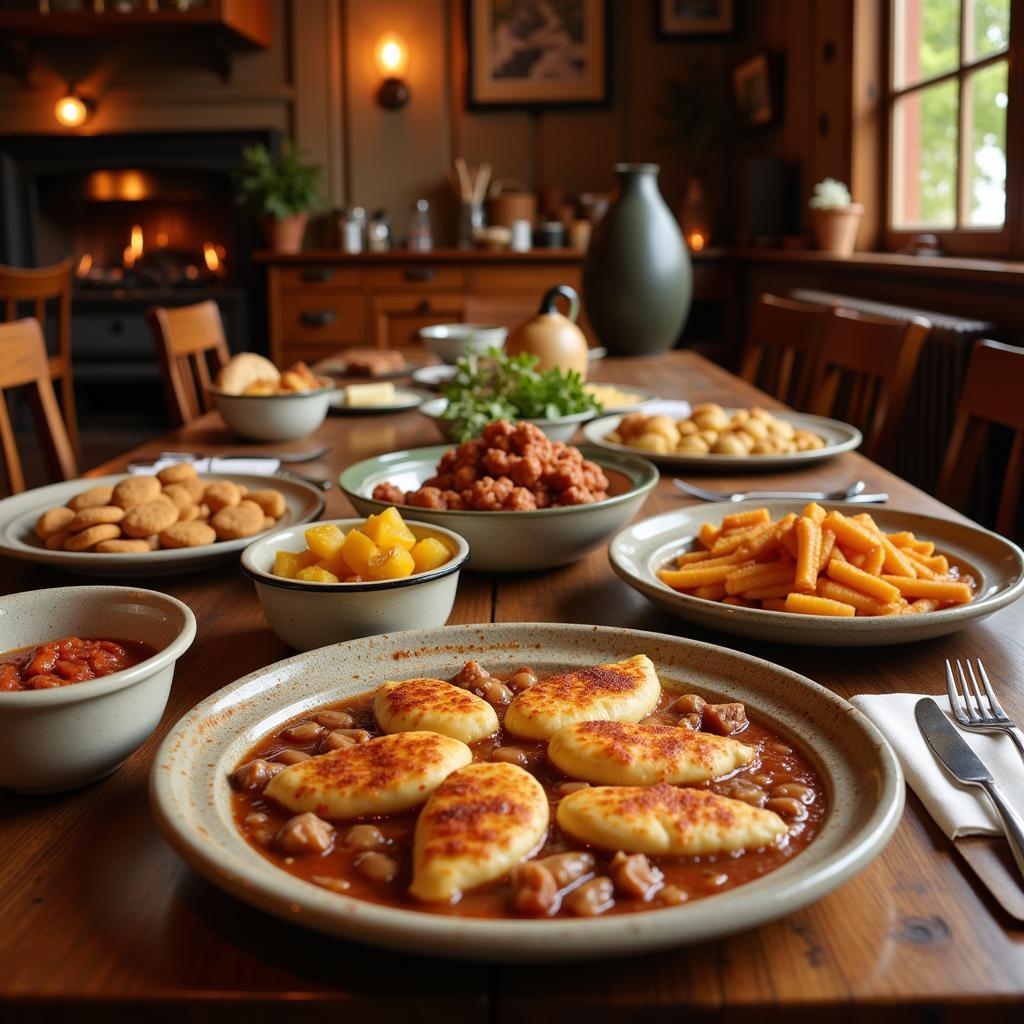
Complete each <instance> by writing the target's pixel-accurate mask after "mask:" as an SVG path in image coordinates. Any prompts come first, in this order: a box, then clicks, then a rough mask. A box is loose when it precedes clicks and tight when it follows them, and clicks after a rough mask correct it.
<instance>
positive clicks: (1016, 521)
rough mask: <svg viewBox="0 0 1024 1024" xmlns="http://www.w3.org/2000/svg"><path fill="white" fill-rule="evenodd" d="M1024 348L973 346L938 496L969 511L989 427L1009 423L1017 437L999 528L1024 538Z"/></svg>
mask: <svg viewBox="0 0 1024 1024" xmlns="http://www.w3.org/2000/svg"><path fill="white" fill-rule="evenodd" d="M1022 396H1024V348H1017V347H1016V346H1013V345H1003V344H1001V343H1000V342H998V341H979V342H977V343H976V344H975V346H974V348H973V349H972V350H971V359H970V362H969V363H968V365H967V376H966V377H965V379H964V387H963V391H962V392H961V394H960V402H959V405H958V406H957V412H956V420H955V422H954V424H953V433H952V435H951V436H950V439H949V447H948V448H947V449H946V458H945V460H944V462H943V464H942V472H941V473H940V475H939V486H938V497H939V499H940V500H942V501H944V502H946V503H947V504H949V505H953V506H954V507H955V508H959V509H962V510H966V507H967V503H968V500H969V497H970V494H971V491H972V484H973V482H974V479H975V474H976V470H977V468H978V465H979V463H981V461H982V454H983V452H984V449H985V443H986V440H987V439H988V436H989V427H990V426H991V425H993V424H995V425H998V426H1002V427H1008V428H1009V430H1010V432H1011V436H1012V440H1011V442H1010V456H1009V460H1008V462H1007V464H1006V469H1005V473H1004V475H1003V479H1002V491H1001V493H1000V496H999V506H998V510H997V512H996V519H995V528H996V529H997V530H998V531H999V532H1000V533H1002V534H1004V535H1005V536H1007V537H1024V525H1022V523H1021V519H1022V516H1021V514H1020V510H1021V504H1022V501H1024V494H1022V489H1024V401H1022Z"/></svg>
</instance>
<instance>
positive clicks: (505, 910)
mask: <svg viewBox="0 0 1024 1024" xmlns="http://www.w3.org/2000/svg"><path fill="white" fill-rule="evenodd" d="M453 668H454V666H453ZM450 681H452V682H455V683H457V684H461V685H462V686H465V687H466V688H473V689H476V688H480V689H481V691H482V684H483V683H484V682H487V681H493V682H495V683H503V684H507V686H509V687H511V688H513V689H517V690H518V689H521V688H522V687H523V685H524V684H526V685H532V684H533V683H535V682H536V681H537V673H535V672H533V671H532V670H531V669H530V668H528V667H525V666H524V667H522V668H519V669H518V670H516V671H514V672H510V673H508V674H507V675H502V674H491V673H490V672H488V670H487V668H486V666H481V665H479V664H477V663H475V662H474V663H469V664H467V665H465V666H463V667H462V668H461V669H460V670H459V671H458V672H454V671H453V673H452V676H451V679H450ZM492 703H493V706H494V708H495V711H496V713H497V715H498V719H499V721H502V720H503V718H504V713H505V705H504V704H502V703H501V702H500V701H499V700H494V701H492ZM372 704H373V692H372V691H371V692H368V693H365V694H361V695H359V696H357V697H352V698H349V699H348V700H346V701H342V702H339V703H337V704H334V705H331V706H330V707H324V708H320V709H319V710H318V711H311V712H307V713H306V714H305V715H304V716H303V717H302V718H301V719H296V720H294V721H291V722H287V723H284V724H283V725H282V726H281V727H280V728H279V729H278V730H277V732H276V733H274V734H273V735H272V736H269V737H267V738H266V739H265V740H263V741H262V742H261V743H260V744H258V745H257V746H256V747H255V748H254V749H253V750H251V751H250V752H249V753H248V755H247V756H246V757H245V758H244V759H243V761H242V762H241V763H240V765H239V769H238V770H236V772H235V776H234V778H235V788H236V792H235V794H234V809H235V819H236V822H237V824H238V827H239V829H240V830H241V831H242V833H243V834H244V835H246V837H247V838H248V839H249V841H250V842H251V843H252V844H253V845H254V846H256V847H257V848H258V849H259V850H260V852H261V853H262V854H263V855H264V856H265V857H267V858H268V859H269V860H270V861H272V862H273V863H274V864H276V865H277V866H278V867H280V868H282V869H283V870H285V871H288V872H289V873H290V874H292V875H295V876H297V877H299V878H303V879H305V880H307V881H311V882H314V883H315V884H317V885H320V886H322V887H324V888H327V889H330V890H332V891H335V892H345V893H346V894H347V895H351V896H355V897H358V898H360V899H365V900H369V901H371V902H375V903H381V904H385V905H389V906H397V907H402V908H405V909H416V910H420V911H424V912H428V913H437V914H444V915H450V916H461V917H477V918H479V917H548V916H559V917H573V916H596V915H599V914H600V915H607V914H621V913H630V912H635V911H642V910H654V909H659V908H663V907H666V906H673V905H677V904H680V903H684V902H688V901H692V900H694V899H699V898H701V897H703V896H708V895H711V894H713V893H716V892H722V891H724V890H727V889H730V888H733V887H735V886H737V885H742V884H743V883H744V882H748V881H752V880H753V879H755V878H758V877H760V876H761V875H763V874H765V873H767V872H769V871H772V870H774V869H775V868H777V867H779V866H781V865H782V864H784V863H786V862H787V861H788V860H790V859H791V858H792V857H794V856H795V855H796V854H798V853H799V852H800V851H801V850H803V849H804V848H805V847H806V846H807V844H808V843H809V842H810V841H811V839H812V838H813V837H814V835H815V834H816V832H817V830H818V828H819V827H820V824H821V821H822V818H823V817H824V813H825V801H824V791H823V787H822V784H821V780H820V779H819V778H818V776H817V775H816V774H815V772H814V770H813V768H812V767H811V765H810V763H809V761H808V759H807V758H806V757H805V756H804V755H803V754H801V753H800V752H799V751H798V750H796V749H794V747H793V745H792V744H791V742H790V741H788V740H787V739H786V738H784V737H782V736H780V735H779V734H778V733H776V732H774V731H773V730H771V729H770V728H768V727H767V726H766V725H764V724H762V723H760V722H759V721H758V720H757V719H756V717H755V718H753V719H747V721H746V724H745V726H743V727H742V730H741V733H739V734H738V735H740V736H741V738H742V741H743V742H744V743H745V744H747V745H749V746H752V747H754V748H755V749H756V750H757V751H758V756H757V757H756V758H755V759H754V760H753V761H752V762H751V763H750V764H749V765H746V766H744V768H742V769H741V770H739V771H736V772H733V773H732V774H730V775H729V776H727V777H724V778H720V779H716V780H714V781H712V782H707V783H698V784H696V787H695V788H706V789H711V790H713V791H715V792H717V793H720V794H722V795H723V796H728V797H731V798H733V799H737V800H744V801H746V802H748V803H750V804H752V805H754V806H758V807H767V809H769V810H775V811H776V812H777V813H779V814H780V816H781V817H783V820H785V821H786V823H787V825H789V833H788V835H787V836H786V838H785V839H784V841H783V842H781V843H780V844H778V845H775V846H770V847H766V848H763V849H760V850H748V851H740V852H738V853H735V854H720V855H716V856H705V857H685V858H668V857H644V856H643V855H636V854H634V855H632V856H626V855H624V854H621V853H618V852H617V851H613V850H599V849H587V848H585V847H584V846H583V844H581V843H580V842H579V841H577V840H573V839H571V838H569V837H567V836H566V835H564V834H563V833H562V832H561V831H560V830H559V828H558V826H557V824H556V823H555V813H554V809H555V805H556V804H557V803H558V801H559V800H560V799H561V798H562V797H563V796H566V795H568V793H569V792H571V791H572V790H573V789H578V788H580V787H581V786H585V785H586V783H581V782H577V781H574V780H571V779H567V778H566V777H565V776H564V775H562V774H561V773H560V772H558V770H557V769H555V768H554V767H553V766H552V765H551V764H550V763H549V762H548V760H547V757H546V756H545V746H546V745H545V744H544V743H536V742H532V741H529V740H523V739H521V738H519V737H515V736H511V735H509V736H507V737H506V736H505V735H504V732H503V730H499V732H498V733H497V734H496V735H495V736H491V737H488V738H486V739H484V740H481V741H480V742H478V743H475V744H473V745H472V750H473V754H474V758H475V759H476V760H478V761H487V760H513V761H514V763H517V764H520V765H521V766H522V767H524V768H525V769H526V770H527V771H529V772H531V773H532V774H533V775H534V777H535V778H536V779H537V780H538V781H539V782H540V783H541V785H542V786H543V787H544V789H545V791H546V792H547V794H548V797H549V799H550V801H551V806H552V813H551V827H550V830H549V833H548V836H547V839H546V841H545V843H544V845H543V847H542V848H541V849H540V850H538V851H537V853H536V855H535V858H534V859H533V860H531V861H528V862H527V864H526V865H521V866H520V868H519V869H516V870H514V871H513V872H511V873H510V875H509V876H508V877H507V878H505V879H502V880H500V881H497V882H494V883H491V884H489V885H486V886H482V887H481V888H479V889H476V890H473V891H471V892H468V893H465V894H464V895H463V897H462V899H461V900H460V901H459V902H458V903H455V904H452V905H433V904H424V903H419V902H417V901H415V900H414V899H413V898H412V897H410V896H409V895H408V887H409V884H410V882H411V879H412V842H413V832H414V829H415V826H416V819H417V816H418V813H419V809H418V808H417V809H416V810H413V811H408V812H405V813H402V814H396V815H390V816H388V817H382V818H363V819H359V820H358V821H345V822H337V821H335V822H330V823H329V826H328V827H329V828H331V829H333V830H334V831H335V832H336V835H337V838H336V840H335V841H334V842H333V843H332V844H331V845H330V846H326V845H325V842H324V840H323V836H325V835H326V834H327V829H326V828H323V829H321V828H317V827H315V826H312V823H309V825H310V826H312V828H311V831H310V835H311V836H312V837H313V841H312V845H311V849H310V850H309V851H306V852H302V851H301V850H300V851H299V852H296V851H295V849H294V844H293V845H292V849H291V850H290V852H289V851H285V850H283V849H281V848H280V845H281V844H280V843H279V842H277V841H276V837H278V836H280V835H281V834H282V830H284V829H285V828H286V826H287V825H288V823H289V822H290V821H293V820H294V817H295V816H294V815H292V813H291V812H289V811H287V810H285V809H283V808H281V807H278V806H277V805H276V804H274V803H272V802H271V801H269V800H264V799H262V795H261V794H262V786H261V785H259V784H257V785H255V786H253V785H252V784H251V782H252V780H253V779H254V778H258V779H263V778H264V777H268V776H269V774H270V773H272V771H273V769H270V772H268V771H267V768H265V767H264V764H267V765H276V764H279V763H281V762H286V763H293V762H294V761H295V760H298V759H300V758H301V757H304V756H309V755H316V754H318V753H322V752H324V751H326V750H329V749H332V748H331V747H330V745H329V744H328V743H327V738H328V737H329V736H330V735H331V733H330V732H328V731H327V730H329V729H330V728H331V727H333V726H334V725H335V724H336V723H337V722H338V721H339V720H340V721H343V722H344V723H345V725H347V726H349V727H350V728H355V729H360V730H364V731H365V732H366V733H367V734H369V735H372V736H377V735H380V734H381V731H380V729H379V728H378V727H377V725H376V722H375V721H374V718H373V711H372ZM725 707H730V710H734V709H732V708H731V705H730V704H729V703H722V704H719V703H716V701H715V698H711V697H709V696H707V695H705V696H701V695H698V694H686V695H684V696H683V697H679V696H677V695H676V694H668V693H663V694H662V697H661V700H660V702H659V705H658V708H657V709H656V710H655V711H654V712H653V713H652V714H651V715H650V716H648V718H646V719H645V720H644V721H645V722H649V723H657V724H662V725H674V726H677V727H679V728H704V729H706V730H707V731H712V730H714V731H719V730H721V731H723V732H724V731H725V729H724V728H723V727H722V726H723V723H722V722H721V721H720V718H719V714H718V713H716V712H714V711H711V710H710V709H712V708H725ZM681 712H682V713H683V714H682V716H681V714H680V713H681ZM709 712H710V713H709ZM705 718H706V719H707V721H704V719H705ZM321 719H322V721H321ZM306 722H316V723H317V724H320V725H322V726H324V729H323V730H322V731H321V732H320V733H317V731H316V730H315V729H312V728H299V729H297V728H296V726H297V725H299V724H301V723H306ZM289 737H290V738H289ZM295 737H299V738H302V737H307V738H308V742H305V743H302V742H296V741H295ZM257 761H258V762H262V763H261V764H259V765H252V763H253V762H257ZM249 765H252V766H251V767H249V768H248V770H245V771H243V770H242V769H244V768H246V766H249ZM304 824H306V823H304ZM295 829H296V826H295V825H293V826H292V829H291V830H288V831H287V832H286V833H285V834H287V835H288V836H289V837H290V838H294V833H295ZM368 852H370V853H372V854H373V856H370V857H368V856H367V854H368ZM527 865H529V866H527Z"/></svg>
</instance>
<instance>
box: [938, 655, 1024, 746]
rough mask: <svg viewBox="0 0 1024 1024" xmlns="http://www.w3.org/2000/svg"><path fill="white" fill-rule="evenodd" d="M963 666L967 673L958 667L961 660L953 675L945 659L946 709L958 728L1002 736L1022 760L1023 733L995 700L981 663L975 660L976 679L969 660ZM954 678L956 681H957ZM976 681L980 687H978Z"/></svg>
mask: <svg viewBox="0 0 1024 1024" xmlns="http://www.w3.org/2000/svg"><path fill="white" fill-rule="evenodd" d="M964 662H965V663H966V665H967V671H966V672H964V666H963V665H961V664H960V659H959V658H957V659H956V675H954V674H953V666H952V665H951V664H950V663H949V659H948V658H947V659H946V689H947V690H948V691H949V707H950V710H951V711H952V712H953V714H954V716H955V717H956V720H957V721H958V722H959V723H960V727H961V728H962V729H971V730H974V731H975V732H1005V733H1006V735H1007V736H1009V737H1010V739H1011V740H1013V742H1014V745H1015V746H1016V748H1017V752H1018V753H1019V754H1020V756H1021V758H1024V733H1021V731H1020V729H1019V728H1018V727H1017V724H1016V723H1015V722H1014V721H1013V719H1011V718H1010V716H1009V715H1007V713H1006V712H1005V711H1004V710H1003V708H1002V705H1001V704H1000V703H999V701H998V700H997V699H996V695H995V693H994V692H993V690H992V684H991V683H990V682H989V681H988V673H987V672H986V671H985V666H984V665H983V664H982V663H981V659H980V658H975V664H976V665H977V666H978V672H977V675H975V672H974V668H973V666H972V665H971V662H970V659H969V658H965V659H964ZM957 677H959V681H958V679H957ZM968 677H970V682H968ZM979 678H980V679H981V686H979V685H978V679H979ZM982 689H984V691H985V693H984V696H982ZM961 691H962V693H961ZM986 698H987V702H988V703H987V705H986ZM965 707H966V710H965Z"/></svg>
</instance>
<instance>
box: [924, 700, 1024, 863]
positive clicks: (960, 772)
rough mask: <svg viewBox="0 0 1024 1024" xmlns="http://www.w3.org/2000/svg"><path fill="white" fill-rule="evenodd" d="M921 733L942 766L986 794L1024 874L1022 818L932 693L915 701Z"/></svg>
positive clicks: (1023, 822) (1023, 821) (1023, 827)
mask: <svg viewBox="0 0 1024 1024" xmlns="http://www.w3.org/2000/svg"><path fill="white" fill-rule="evenodd" d="M914 717H915V718H916V719H917V724H918V727H919V728H920V730H921V735H922V736H924V738H925V739H926V740H927V741H928V746H929V747H931V748H932V752H933V753H934V754H935V756H936V757H937V758H938V759H939V761H940V762H941V764H942V767H943V768H945V769H946V771H947V772H949V774H950V775H952V776H953V778H954V779H956V780H957V781H958V782H963V783H965V784H967V785H968V786H980V787H981V788H982V789H983V790H985V792H986V793H987V794H988V798H989V799H990V800H991V801H992V805H993V806H994V807H995V809H996V812H997V813H998V815H999V817H1000V818H1001V819H1002V822H1003V828H1004V829H1005V830H1006V841H1007V842H1008V843H1009V844H1010V852H1011V853H1012V854H1013V859H1014V860H1015V861H1016V862H1017V867H1018V868H1019V869H1020V873H1021V875H1022V876H1024V818H1022V817H1021V816H1020V815H1019V814H1018V813H1017V812H1016V811H1015V810H1014V809H1013V808H1012V807H1011V806H1010V805H1009V803H1007V800H1006V797H1005V796H1004V795H1003V792H1002V790H1001V789H1000V788H999V787H998V786H997V785H996V784H995V782H993V781H992V773H991V772H990V771H989V770H988V768H986V767H985V763H984V762H983V761H982V760H981V758H980V757H978V755H977V754H975V752H974V751H973V750H971V748H970V747H969V746H968V745H967V743H966V742H965V741H964V739H963V737H962V736H961V735H960V733H958V732H957V731H956V729H954V728H953V726H952V725H950V723H949V719H948V718H946V716H945V714H944V713H943V711H942V709H941V708H940V707H939V705H938V704H936V703H935V701H934V700H932V699H931V697H922V698H921V700H919V701H918V702H917V703H916V704H915V705H914Z"/></svg>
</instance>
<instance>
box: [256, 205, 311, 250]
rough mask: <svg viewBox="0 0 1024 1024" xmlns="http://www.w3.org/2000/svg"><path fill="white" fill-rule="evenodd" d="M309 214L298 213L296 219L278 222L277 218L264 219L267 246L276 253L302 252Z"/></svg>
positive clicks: (290, 218) (288, 218) (291, 218)
mask: <svg viewBox="0 0 1024 1024" xmlns="http://www.w3.org/2000/svg"><path fill="white" fill-rule="evenodd" d="M308 219H309V214H307V213H297V214H295V216H294V217H285V218H284V220H278V219H277V218H276V217H264V218H263V235H264V237H265V238H266V240H267V245H269V246H270V248H271V249H273V250H274V252H300V251H301V250H302V238H303V236H304V235H305V234H306V221H307V220H308Z"/></svg>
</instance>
